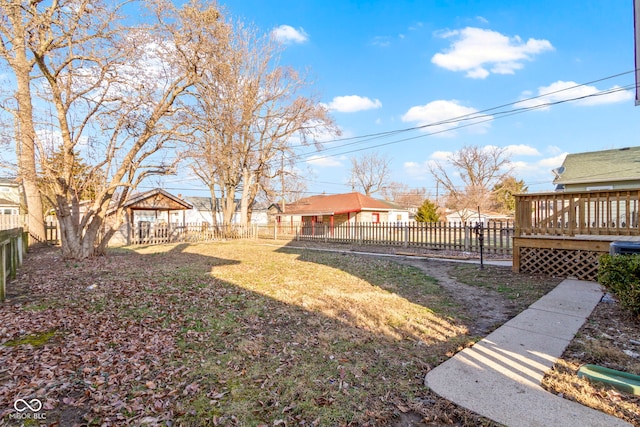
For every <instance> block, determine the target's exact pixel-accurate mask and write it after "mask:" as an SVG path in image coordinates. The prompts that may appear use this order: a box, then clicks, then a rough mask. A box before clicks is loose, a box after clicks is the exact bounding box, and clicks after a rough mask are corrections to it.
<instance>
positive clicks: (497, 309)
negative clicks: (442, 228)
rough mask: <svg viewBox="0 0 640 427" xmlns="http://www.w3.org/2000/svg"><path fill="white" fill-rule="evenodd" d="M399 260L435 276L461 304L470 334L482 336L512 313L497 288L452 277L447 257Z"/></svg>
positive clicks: (451, 268) (453, 268) (507, 302)
mask: <svg viewBox="0 0 640 427" xmlns="http://www.w3.org/2000/svg"><path fill="white" fill-rule="evenodd" d="M398 262H399V263H402V264H406V265H411V266H413V267H417V268H419V269H420V270H422V271H424V272H425V273H427V274H428V275H429V276H431V277H434V278H435V279H437V280H438V284H439V285H440V286H442V287H443V288H444V289H445V290H446V291H447V293H448V294H449V296H450V297H451V298H452V299H454V300H455V301H456V302H458V303H459V304H460V305H462V307H464V312H465V317H466V318H467V319H468V322H467V323H466V325H465V326H467V328H468V329H469V333H470V334H471V335H479V336H485V335H488V334H489V333H490V332H491V331H493V330H494V329H496V328H497V327H498V326H500V325H502V324H504V323H505V322H506V321H507V320H509V319H510V318H511V317H513V315H514V314H513V308H514V307H513V305H512V304H511V303H509V301H506V299H505V297H504V296H503V295H501V294H499V293H498V292H496V291H494V290H491V289H486V288H480V287H477V286H471V285H467V284H465V283H461V282H459V281H458V280H456V279H454V278H452V275H453V273H452V271H453V270H455V265H452V264H451V262H447V261H432V260H416V259H411V258H399V259H398Z"/></svg>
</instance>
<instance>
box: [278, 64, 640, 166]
mask: <svg viewBox="0 0 640 427" xmlns="http://www.w3.org/2000/svg"><path fill="white" fill-rule="evenodd" d="M634 72H635V71H626V72H624V73H618V74H615V75H611V76H608V77H603V78H601V79H597V80H593V81H590V82H587V83H581V84H577V85H574V86H570V87H567V88H563V89H559V90H556V91H552V92H548V93H544V94H541V95H537V96H534V97H530V98H526V99H522V100H519V101H514V102H510V103H507V104H502V105H499V106H496V107H491V108H487V109H484V110H481V111H477V112H474V113H469V114H465V115H462V116H458V117H454V118H451V119H446V120H441V121H438V122H434V123H429V124H425V125H421V126H416V127H411V128H405V129H399V130H396V131H390V132H384V133H380V134H371V135H367V136H366V137H367V138H368V139H366V140H364V141H358V142H351V143H348V144H342V145H339V146H334V147H330V148H327V149H324V150H318V151H316V152H313V153H300V154H294V155H292V156H289V160H294V161H295V160H299V161H305V162H306V161H316V160H320V159H324V158H328V157H334V156H339V155H344V154H350V153H354V152H359V151H364V150H369V149H373V148H379V147H383V146H387V145H393V144H398V143H401V142H406V141H410V140H414V139H418V138H425V137H428V136H433V135H436V134H440V133H445V132H451V131H454V130H457V129H460V128H464V127H468V126H477V125H479V124H482V123H485V122H488V121H492V120H494V119H498V118H503V117H509V116H512V115H515V114H522V113H525V112H529V111H533V110H538V109H543V108H548V107H550V106H553V105H558V104H563V103H566V102H573V101H579V100H583V99H588V98H593V97H597V96H604V95H610V94H613V93H616V92H621V91H627V90H629V89H631V88H635V86H636V85H635V84H628V85H625V86H622V87H617V88H613V89H606V90H602V91H599V92H596V93H591V94H587V95H580V96H575V97H572V98H567V99H562V100H557V101H550V102H545V103H540V104H535V105H533V106H528V107H521V108H517V109H512V110H507V111H498V112H497V113H493V114H487V113H488V112H490V111H494V110H499V109H501V108H505V107H510V106H515V105H517V104H522V103H528V102H531V101H535V100H537V99H540V98H544V97H548V96H550V95H555V94H558V93H561V92H566V91H569V90H575V89H577V88H580V87H585V86H588V85H591V84H593V83H598V82H601V81H605V80H608V79H612V78H616V77H620V76H623V75H626V74H630V73H634ZM468 121H472V122H471V123H467V124H466V125H462V126H455V127H451V128H447V129H443V130H439V131H435V132H430V133H422V134H420V135H417V136H414V137H408V138H402V139H399V140H394V141H390V142H387V143H381V144H376V145H372V146H369V147H364V148H359V149H353V150H347V151H341V152H338V153H332V154H327V155H321V156H319V157H318V154H317V153H326V152H328V151H333V150H338V149H341V148H344V147H346V146H350V145H353V144H356V143H362V142H367V141H371V140H377V139H380V138H382V137H386V136H389V135H392V134H393V135H395V134H399V133H405V132H411V131H415V130H422V129H426V128H430V127H438V126H444V125H457V124H459V123H462V122H468ZM376 135H381V136H376ZM328 142H334V140H332V141H328ZM328 142H323V143H328ZM305 159H306V160H305Z"/></svg>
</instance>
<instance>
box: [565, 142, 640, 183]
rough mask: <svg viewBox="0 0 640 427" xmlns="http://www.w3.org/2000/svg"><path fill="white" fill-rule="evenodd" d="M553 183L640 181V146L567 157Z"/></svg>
mask: <svg viewBox="0 0 640 427" xmlns="http://www.w3.org/2000/svg"><path fill="white" fill-rule="evenodd" d="M556 172H558V173H559V175H558V176H557V177H556V178H555V179H554V180H553V183H554V184H585V183H586V184H589V183H606V182H612V181H629V180H640V147H627V148H619V149H615V150H603V151H592V152H588V153H575V154H568V155H567V157H566V158H565V159H564V162H563V163H562V167H560V168H559V169H557V170H556Z"/></svg>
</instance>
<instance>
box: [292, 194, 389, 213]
mask: <svg viewBox="0 0 640 427" xmlns="http://www.w3.org/2000/svg"><path fill="white" fill-rule="evenodd" d="M363 210H364V211H366V210H374V211H389V210H393V208H392V207H391V206H389V204H387V203H386V202H383V201H382V200H377V199H374V198H372V197H369V196H365V195H364V194H360V193H346V194H334V195H330V196H328V195H319V196H311V197H306V198H304V199H300V200H298V201H296V202H294V203H291V204H289V205H286V206H285V213H286V214H289V215H337V214H342V213H347V212H360V211H363Z"/></svg>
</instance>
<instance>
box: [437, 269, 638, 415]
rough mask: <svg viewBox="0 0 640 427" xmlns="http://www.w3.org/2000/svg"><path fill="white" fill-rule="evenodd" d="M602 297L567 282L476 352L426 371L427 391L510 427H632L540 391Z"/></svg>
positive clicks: (592, 286) (588, 285) (588, 286)
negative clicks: (547, 373) (544, 379)
mask: <svg viewBox="0 0 640 427" xmlns="http://www.w3.org/2000/svg"><path fill="white" fill-rule="evenodd" d="M601 297H602V289H601V287H600V285H598V284H597V283H594V282H585V281H581V280H571V279H567V280H564V281H563V282H562V283H560V284H559V285H558V286H557V287H556V288H555V289H554V290H552V291H551V292H549V293H548V294H547V295H545V296H544V297H542V298H541V299H540V300H538V301H537V302H535V303H534V304H532V305H531V306H530V307H529V308H528V309H526V310H525V311H523V312H522V313H520V314H519V315H518V316H516V317H514V318H513V319H511V320H510V321H509V322H507V323H505V324H504V325H503V326H502V327H500V328H498V329H497V330H495V331H494V332H493V333H491V334H490V335H488V336H487V337H486V338H484V339H483V340H481V341H479V342H478V343H476V344H475V345H474V346H473V347H471V348H467V349H465V350H463V351H461V352H459V353H458V354H456V355H455V356H454V357H453V358H451V359H449V360H448V361H446V362H444V363H442V364H441V365H439V366H437V367H436V368H435V369H433V370H432V371H430V372H429V373H428V374H427V376H426V377H425V384H426V385H427V386H428V387H430V388H431V389H432V390H433V391H434V392H436V393H437V394H439V395H440V396H442V397H444V398H446V399H448V400H451V401H452V402H455V403H457V404H458V405H460V406H463V407H465V408H467V409H470V410H471V411H473V412H476V413H478V414H480V415H482V416H485V417H487V418H490V419H492V420H494V421H496V422H498V423H501V424H504V425H507V426H509V427H518V426H527V427H532V426H544V427H547V426H554V427H562V426H567V427H574V426H607V427H617V426H630V425H631V424H628V423H626V422H625V421H623V420H621V419H619V418H616V417H613V416H610V415H606V414H604V413H602V412H600V411H596V410H594V409H591V408H588V407H586V406H583V405H581V404H579V403H576V402H572V401H569V400H566V399H563V398H561V397H558V396H556V395H555V394H552V393H549V392H547V391H545V390H544V389H543V388H542V387H541V386H540V382H541V381H542V377H543V376H544V373H545V372H546V371H547V370H549V369H550V368H551V366H552V365H553V363H554V362H555V361H556V360H557V359H558V358H559V357H560V356H561V355H562V353H563V352H564V349H565V348H566V347H567V345H568V344H569V342H570V341H571V340H572V339H573V337H574V336H575V334H576V332H577V331H578V329H579V328H580V327H581V326H582V324H583V323H584V321H585V320H586V318H587V317H588V316H589V314H591V311H592V310H593V309H594V308H595V306H596V304H597V303H598V301H599V300H600V298H601Z"/></svg>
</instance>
